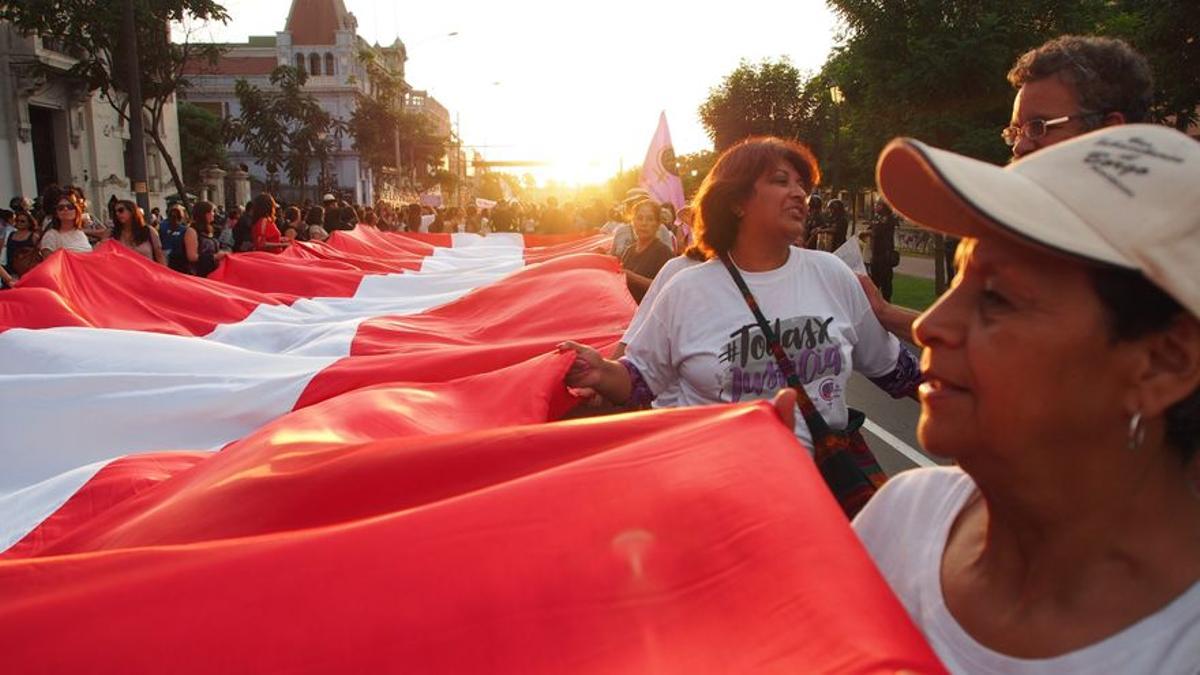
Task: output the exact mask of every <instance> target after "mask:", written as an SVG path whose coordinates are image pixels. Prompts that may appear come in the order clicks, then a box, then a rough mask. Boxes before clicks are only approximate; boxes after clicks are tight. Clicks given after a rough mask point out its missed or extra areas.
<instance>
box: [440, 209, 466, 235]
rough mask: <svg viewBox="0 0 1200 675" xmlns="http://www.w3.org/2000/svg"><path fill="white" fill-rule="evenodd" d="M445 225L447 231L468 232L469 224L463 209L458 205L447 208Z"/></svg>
mask: <svg viewBox="0 0 1200 675" xmlns="http://www.w3.org/2000/svg"><path fill="white" fill-rule="evenodd" d="M443 227H444V231H445V232H466V231H467V224H466V220H465V219H464V217H463V210H462V209H461V208H459V207H457V206H451V207H450V208H448V209H446V222H445V224H444V225H443Z"/></svg>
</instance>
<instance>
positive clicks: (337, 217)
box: [321, 192, 342, 234]
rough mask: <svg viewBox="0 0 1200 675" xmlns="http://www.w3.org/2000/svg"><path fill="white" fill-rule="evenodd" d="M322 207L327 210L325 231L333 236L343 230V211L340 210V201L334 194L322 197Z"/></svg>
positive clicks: (330, 193) (329, 193)
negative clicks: (335, 231) (337, 231)
mask: <svg viewBox="0 0 1200 675" xmlns="http://www.w3.org/2000/svg"><path fill="white" fill-rule="evenodd" d="M321 207H322V208H324V209H325V231H326V232H328V233H329V234H333V232H334V230H340V229H341V225H342V223H341V211H339V210H338V200H337V197H336V196H334V194H333V193H332V192H328V193H326V194H325V195H324V196H323V197H321Z"/></svg>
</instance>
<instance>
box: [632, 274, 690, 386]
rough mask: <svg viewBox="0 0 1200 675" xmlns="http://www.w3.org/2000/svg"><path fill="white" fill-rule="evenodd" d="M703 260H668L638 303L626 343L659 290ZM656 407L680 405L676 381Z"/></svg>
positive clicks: (647, 314)
mask: <svg viewBox="0 0 1200 675" xmlns="http://www.w3.org/2000/svg"><path fill="white" fill-rule="evenodd" d="M702 262H704V261H702V260H693V259H691V258H689V257H687V256H686V255H679V256H675V257H674V258H671V259H670V260H668V261H667V262H666V263H665V264H664V265H663V266H662V269H660V270H659V271H658V274H657V275H655V277H654V281H652V282H650V288H648V289H646V295H644V296H642V302H641V304H640V305H638V308H637V311H636V312H634V313H633V319H632V320H631V321H630V322H629V328H627V329H625V335H624V336H622V337H621V342H624V343H625V344H626V345H628V344H629V340H630V339H631V338H632V337H633V335H634V333H636V332H638V329H639V328H641V327H642V323H643V322H645V320H646V317H647V316H649V315H650V308H651V307H652V306H654V299H655V298H657V297H658V294H659V292H661V291H662V289H663V287H664V286H666V285H667V282H668V281H670V280H671V278H672V277H674V276H675V275H676V274H677V273H678V272H680V271H682V270H685V269H687V268H689V267H695V266H696V265H699V264H701V263H702ZM651 405H652V406H653V407H655V408H674V407H676V406H677V405H679V385H678V383H676V384H675V385H674V386H671V387H669V388H667V389H665V390H663V391H660V392H658V395H657V396H655V397H654V402H653V403H652V404H651Z"/></svg>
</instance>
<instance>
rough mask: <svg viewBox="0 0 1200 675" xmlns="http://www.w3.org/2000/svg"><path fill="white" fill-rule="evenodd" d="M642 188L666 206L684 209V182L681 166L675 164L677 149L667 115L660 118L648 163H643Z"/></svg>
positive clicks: (648, 155)
mask: <svg viewBox="0 0 1200 675" xmlns="http://www.w3.org/2000/svg"><path fill="white" fill-rule="evenodd" d="M641 185H642V187H644V188H646V191H648V192H649V193H650V195H651V196H653V197H654V199H655V200H657V201H659V202H662V203H664V204H671V205H673V206H674V207H675V208H676V209H679V208H682V207H683V205H684V199H683V181H681V180H679V166H678V165H677V164H676V163H675V148H674V146H672V145H671V130H670V129H668V128H667V113H666V112H665V111H664V112H662V113H661V114H660V115H659V116H658V130H657V131H655V132H654V140H652V141H650V150H649V151H647V152H646V161H645V162H643V163H642V180H641Z"/></svg>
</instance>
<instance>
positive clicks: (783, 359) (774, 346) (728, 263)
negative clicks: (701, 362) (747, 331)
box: [721, 255, 830, 441]
mask: <svg viewBox="0 0 1200 675" xmlns="http://www.w3.org/2000/svg"><path fill="white" fill-rule="evenodd" d="M721 262H722V263H724V264H725V269H727V270H729V276H731V277H733V283H735V284H737V287H738V290H739V291H741V292H742V298H744V299H745V300H746V305H747V306H749V307H750V311H751V312H752V313H753V314H754V320H755V321H757V322H758V327H759V329H760V330H761V331H762V334H763V337H764V338H765V339H766V341H767V346H768V347H769V348H770V350H771V355H772V356H774V357H775V363H776V364H778V366H779V370H780V371H781V372H782V373H783V374H784V376H785V377H786V378H787V383H788V386H789V387H791V388H792V389H795V390H796V405H798V406H799V407H800V414H801V415H803V416H804V423H805V424H807V425H808V430H809V432H811V433H812V435H813V440H814V441H816V440H817V439H819V438H822V437H824V436H826V435H828V434H829V433H830V429H829V423H828V422H826V421H825V418H824V417H821V413H820V412H818V411H817V406H816V405H814V404H813V402H812V399H810V398H809V397H808V393H807V392H806V391H804V384H803V383H801V382H800V376H799V375H797V374H796V364H794V363H792V360H791V359H789V358H788V355H787V352H785V351H783V346H782V345H781V344H779V338H778V337H777V336H776V335H775V331H773V330H771V325H770V324H769V323H768V322H767V317H765V316H763V313H762V310H761V309H759V308H758V301H757V300H755V299H754V294H753V293H751V292H750V287H749V286H747V285H746V280H745V279H743V278H742V274H741V272H739V271H738V268H737V266H736V265H734V264H733V261H732V260H730V259H729V256H728V255H722V256H721Z"/></svg>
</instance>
